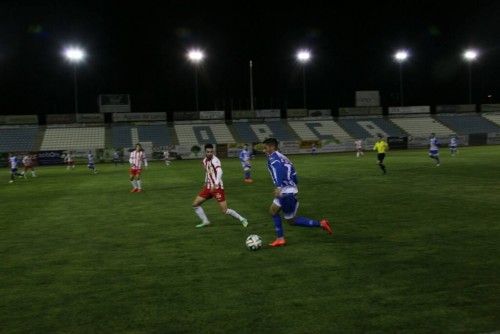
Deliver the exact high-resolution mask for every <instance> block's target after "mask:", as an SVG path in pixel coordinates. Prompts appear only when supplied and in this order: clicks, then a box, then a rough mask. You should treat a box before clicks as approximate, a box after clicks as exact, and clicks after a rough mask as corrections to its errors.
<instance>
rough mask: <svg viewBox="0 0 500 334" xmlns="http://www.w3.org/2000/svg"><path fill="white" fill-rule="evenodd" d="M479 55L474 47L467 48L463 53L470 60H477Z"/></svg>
mask: <svg viewBox="0 0 500 334" xmlns="http://www.w3.org/2000/svg"><path fill="white" fill-rule="evenodd" d="M478 55H479V53H478V52H477V51H476V50H474V49H468V50H465V52H464V53H463V57H464V59H465V60H466V61H468V62H471V61H474V60H476V59H477V56H478Z"/></svg>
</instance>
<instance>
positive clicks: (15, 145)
mask: <svg viewBox="0 0 500 334" xmlns="http://www.w3.org/2000/svg"><path fill="white" fill-rule="evenodd" d="M37 136H38V127H33V128H17V129H0V138H2V140H1V141H0V152H16V151H34V150H35V149H36V148H35V141H36V138H37Z"/></svg>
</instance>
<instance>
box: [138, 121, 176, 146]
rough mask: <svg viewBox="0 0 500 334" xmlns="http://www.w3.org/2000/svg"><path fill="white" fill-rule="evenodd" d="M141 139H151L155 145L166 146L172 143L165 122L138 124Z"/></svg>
mask: <svg viewBox="0 0 500 334" xmlns="http://www.w3.org/2000/svg"><path fill="white" fill-rule="evenodd" d="M137 132H138V136H139V141H140V142H143V141H149V142H152V143H153V146H165V145H169V144H171V142H170V136H169V133H168V128H167V126H166V125H165V124H158V125H139V126H137Z"/></svg>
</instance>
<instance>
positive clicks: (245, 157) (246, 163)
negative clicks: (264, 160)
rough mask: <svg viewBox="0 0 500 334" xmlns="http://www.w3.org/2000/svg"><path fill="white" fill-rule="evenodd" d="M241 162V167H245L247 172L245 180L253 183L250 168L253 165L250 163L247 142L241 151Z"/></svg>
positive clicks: (244, 169) (244, 170)
mask: <svg viewBox="0 0 500 334" xmlns="http://www.w3.org/2000/svg"><path fill="white" fill-rule="evenodd" d="M240 162H241V167H243V172H244V173H245V180H244V181H245V182H246V183H252V182H253V180H252V177H251V175H250V170H251V169H252V165H251V164H250V152H249V151H248V145H247V144H245V145H244V146H243V149H242V150H241V152H240Z"/></svg>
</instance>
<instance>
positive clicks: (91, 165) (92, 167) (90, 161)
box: [87, 151, 97, 174]
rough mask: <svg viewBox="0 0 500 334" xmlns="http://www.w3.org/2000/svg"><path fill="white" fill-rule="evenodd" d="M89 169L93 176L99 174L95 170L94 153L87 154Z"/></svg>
mask: <svg viewBox="0 0 500 334" xmlns="http://www.w3.org/2000/svg"><path fill="white" fill-rule="evenodd" d="M87 167H88V168H89V170H90V171H91V172H92V173H93V174H97V169H96V168H95V161H94V155H93V154H92V151H89V153H88V154H87Z"/></svg>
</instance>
